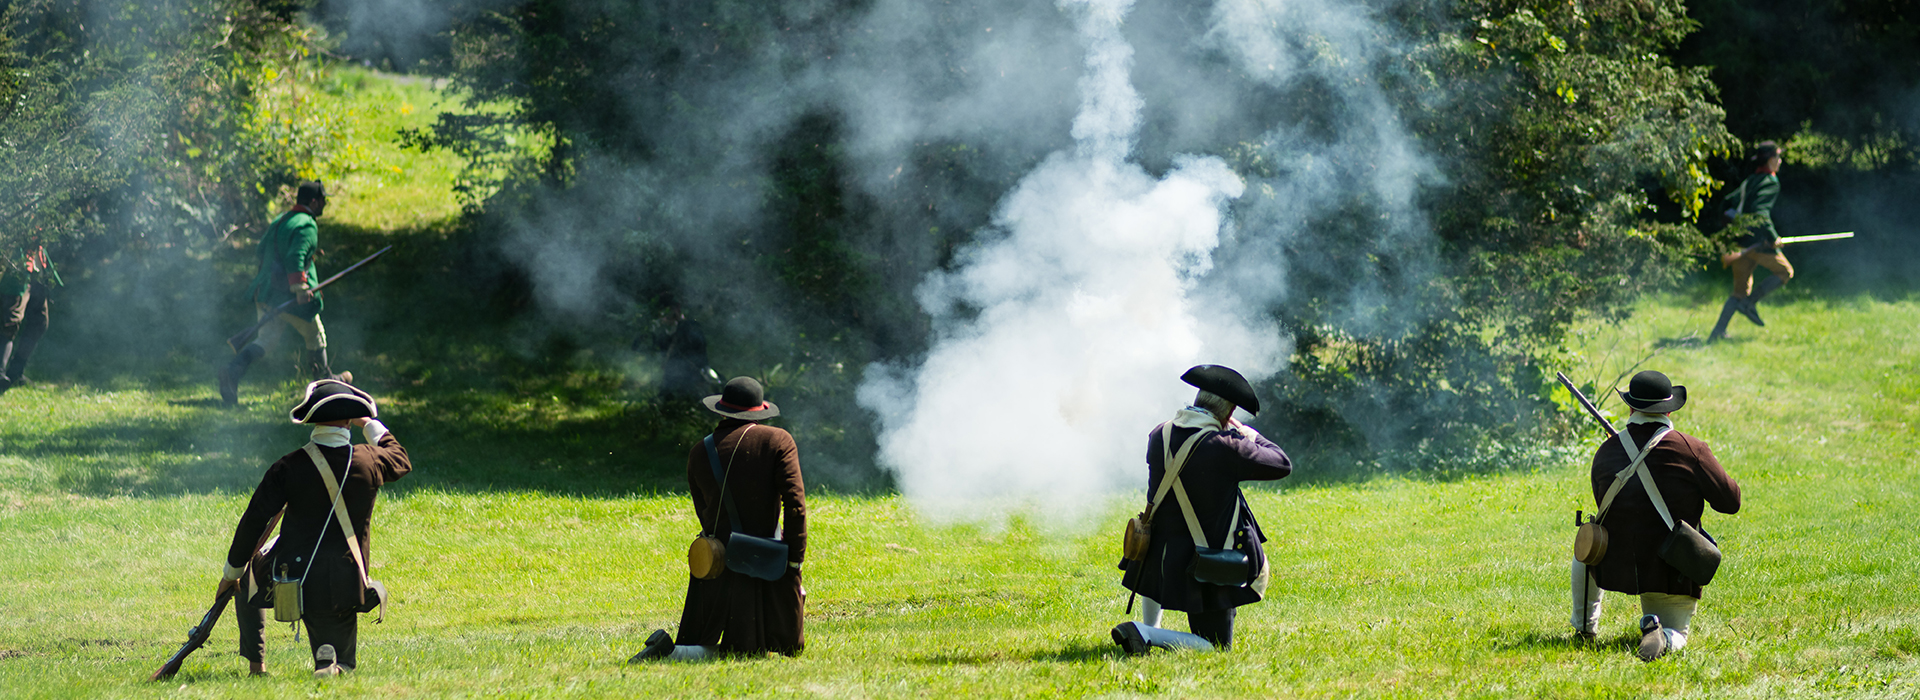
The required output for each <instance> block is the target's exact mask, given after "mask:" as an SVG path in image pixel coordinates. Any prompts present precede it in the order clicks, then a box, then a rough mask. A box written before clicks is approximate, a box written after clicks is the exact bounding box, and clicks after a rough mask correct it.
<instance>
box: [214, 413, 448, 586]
mask: <svg viewBox="0 0 1920 700" xmlns="http://www.w3.org/2000/svg"><path fill="white" fill-rule="evenodd" d="M347 449H348V448H345V447H321V448H320V454H321V455H322V456H324V457H326V458H327V464H328V466H329V467H330V468H332V469H333V476H334V479H335V480H336V481H337V482H338V483H339V484H340V490H341V500H342V502H343V503H344V504H345V508H346V509H347V522H349V523H351V524H352V525H353V531H354V534H355V535H357V537H355V539H358V540H359V541H360V553H361V555H362V556H364V557H366V558H367V559H368V561H371V560H372V557H373V506H374V501H375V500H376V499H377V498H378V497H379V495H380V488H381V487H382V486H385V485H386V484H388V483H390V482H393V481H397V480H399V479H400V478H401V477H404V476H406V475H407V473H408V472H411V471H413V461H412V460H411V459H409V458H408V457H407V449H406V448H405V447H401V446H400V441H399V440H398V439H396V438H394V436H393V433H387V434H385V435H382V436H380V444H378V445H364V444H361V445H354V446H353V448H352V449H353V461H352V463H351V464H349V463H348V461H347ZM343 477H344V478H343ZM331 505H332V500H331V499H330V498H329V497H328V495H327V484H326V481H325V480H323V479H321V478H320V470H318V469H316V468H314V465H313V459H312V458H310V457H308V456H307V451H306V450H305V449H298V450H294V451H293V452H290V453H288V454H287V455H286V456H285V457H281V458H280V459H279V460H278V461H275V462H274V463H273V466H270V467H267V473H266V474H265V475H264V476H262V477H260V485H259V486H258V487H256V488H254V490H253V499H252V500H250V501H248V503H247V510H246V513H244V514H242V515H241V516H240V524H239V526H238V527H236V528H234V532H233V544H232V546H230V547H229V548H228V549H227V563H228V564H229V565H231V566H236V567H237V566H242V565H245V564H246V563H247V559H248V555H249V554H250V553H251V552H252V551H253V546H254V545H255V544H256V543H258V542H259V541H260V535H261V534H262V532H263V531H265V530H266V527H267V523H268V521H270V520H272V519H273V515H274V514H275V513H278V512H280V510H281V509H282V508H285V509H286V511H287V514H286V517H284V518H282V519H281V521H280V540H279V541H278V542H276V543H275V544H274V546H273V549H271V550H269V551H268V552H267V553H266V557H265V562H266V564H267V567H266V570H265V571H256V572H254V575H255V581H256V582H263V581H265V580H266V578H267V577H268V576H271V575H273V574H276V573H279V571H280V565H281V564H283V563H284V564H286V565H287V570H288V573H289V574H290V575H292V576H293V577H295V578H298V577H300V576H302V575H304V573H305V571H306V569H307V566H308V565H309V564H311V563H313V562H319V565H318V566H316V567H314V572H313V576H311V577H308V583H307V585H306V589H307V591H308V592H307V595H306V602H307V608H308V609H310V610H326V609H332V610H336V611H341V612H344V611H346V610H349V609H352V608H355V607H358V606H359V605H360V596H361V594H362V592H363V590H362V589H360V588H359V577H358V576H356V575H354V573H353V567H354V563H353V554H352V553H350V552H349V551H348V550H347V541H346V539H345V538H343V537H341V535H340V525H339V524H338V523H337V522H335V521H334V519H333V516H330V515H328V513H329V512H330V506H331ZM323 534H324V539H321V538H322V535H323ZM316 539H320V552H319V554H317V555H314V554H313V551H314V547H313V543H314V541H315V540H316ZM310 555H311V556H313V560H312V561H308V559H307V557H308V556H310ZM320 582H324V583H320ZM316 583H319V585H316ZM258 602H259V603H261V604H264V603H265V599H264V597H261V598H259V599H258Z"/></svg>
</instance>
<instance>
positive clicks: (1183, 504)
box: [1173, 484, 1240, 549]
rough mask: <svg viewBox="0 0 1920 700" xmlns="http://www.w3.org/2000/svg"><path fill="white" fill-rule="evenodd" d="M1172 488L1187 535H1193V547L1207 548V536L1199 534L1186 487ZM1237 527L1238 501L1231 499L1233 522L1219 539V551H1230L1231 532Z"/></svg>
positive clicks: (1197, 521) (1177, 486)
mask: <svg viewBox="0 0 1920 700" xmlns="http://www.w3.org/2000/svg"><path fill="white" fill-rule="evenodd" d="M1173 488H1174V491H1173V495H1174V497H1175V498H1178V499H1180V512H1181V513H1182V514H1184V515H1186V516H1187V533H1188V534H1191V535H1193V546H1195V547H1205V546H1207V536H1206V534H1205V533H1203V532H1201V530H1200V516H1198V515H1196V514H1194V512H1193V502H1192V501H1189V500H1187V487H1186V486H1183V485H1179V484H1175V485H1174V487H1173ZM1239 527H1240V499H1239V498H1234V499H1233V520H1232V521H1230V522H1228V523H1227V534H1226V536H1224V537H1221V538H1220V548H1221V549H1231V547H1229V546H1228V545H1231V544H1233V531H1234V530H1236V529H1239Z"/></svg>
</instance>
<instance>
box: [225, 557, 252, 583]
mask: <svg viewBox="0 0 1920 700" xmlns="http://www.w3.org/2000/svg"><path fill="white" fill-rule="evenodd" d="M220 566H221V567H223V568H222V570H221V572H220V580H222V581H238V580H240V574H242V573H244V572H246V570H247V567H244V566H234V565H232V564H228V563H226V562H224V561H223V562H220Z"/></svg>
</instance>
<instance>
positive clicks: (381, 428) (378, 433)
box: [360, 418, 390, 445]
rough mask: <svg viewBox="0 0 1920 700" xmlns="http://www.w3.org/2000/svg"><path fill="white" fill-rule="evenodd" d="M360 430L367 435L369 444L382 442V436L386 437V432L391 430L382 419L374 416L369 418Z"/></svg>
mask: <svg viewBox="0 0 1920 700" xmlns="http://www.w3.org/2000/svg"><path fill="white" fill-rule="evenodd" d="M360 431H361V433H360V434H362V435H365V436H367V444H369V445H378V444H380V438H382V437H385V436H386V434H387V433H388V432H390V431H388V430H387V426H385V425H382V424H381V423H380V421H377V420H374V419H372V418H368V419H367V424H366V425H364V426H361V428H360Z"/></svg>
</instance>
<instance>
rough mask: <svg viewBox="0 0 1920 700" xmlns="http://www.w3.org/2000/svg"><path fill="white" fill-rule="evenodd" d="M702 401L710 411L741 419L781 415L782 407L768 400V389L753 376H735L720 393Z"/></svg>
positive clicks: (755, 419)
mask: <svg viewBox="0 0 1920 700" xmlns="http://www.w3.org/2000/svg"><path fill="white" fill-rule="evenodd" d="M700 402H701V403H704V404H706V405H707V410H709V411H713V412H714V413H718V414H720V415H723V416H726V417H728V418H738V419H740V420H751V421H762V420H766V419H768V418H773V417H775V416H778V415H780V407H779V406H775V405H773V404H772V403H771V402H769V401H767V393H766V390H765V389H762V388H760V382H757V381H754V380H753V377H734V378H733V379H731V380H728V381H727V385H726V386H725V387H723V388H721V389H720V395H718V396H709V397H707V398H704V399H701V400H700Z"/></svg>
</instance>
